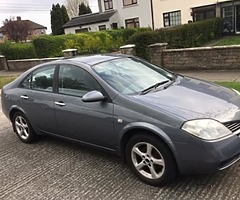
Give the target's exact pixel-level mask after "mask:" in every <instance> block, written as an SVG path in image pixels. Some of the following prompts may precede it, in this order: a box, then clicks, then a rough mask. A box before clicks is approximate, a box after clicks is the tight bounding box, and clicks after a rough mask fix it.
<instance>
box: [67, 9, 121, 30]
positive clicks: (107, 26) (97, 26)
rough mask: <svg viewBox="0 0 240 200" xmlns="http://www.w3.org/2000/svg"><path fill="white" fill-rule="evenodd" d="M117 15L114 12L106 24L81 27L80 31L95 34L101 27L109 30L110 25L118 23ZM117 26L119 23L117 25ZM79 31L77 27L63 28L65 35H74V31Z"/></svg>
mask: <svg viewBox="0 0 240 200" xmlns="http://www.w3.org/2000/svg"><path fill="white" fill-rule="evenodd" d="M118 19H119V18H118V13H117V12H116V13H115V14H114V15H113V16H112V17H111V18H110V19H109V21H108V22H101V23H96V24H89V25H83V26H81V28H82V29H84V28H87V29H88V31H89V32H95V31H99V26H102V25H106V29H107V30H108V29H111V24H112V23H118V22H119V20H118ZM118 25H119V23H118ZM78 29H80V27H79V26H75V27H69V28H65V29H64V32H65V34H76V30H78Z"/></svg>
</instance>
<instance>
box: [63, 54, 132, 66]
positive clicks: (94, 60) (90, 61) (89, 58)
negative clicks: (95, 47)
mask: <svg viewBox="0 0 240 200" xmlns="http://www.w3.org/2000/svg"><path fill="white" fill-rule="evenodd" d="M126 57H130V56H128V55H122V54H104V55H86V56H77V57H73V58H68V59H66V60H69V61H73V62H77V63H83V64H87V65H90V66H93V65H96V64H98V63H101V62H106V61H109V60H114V59H118V58H126Z"/></svg>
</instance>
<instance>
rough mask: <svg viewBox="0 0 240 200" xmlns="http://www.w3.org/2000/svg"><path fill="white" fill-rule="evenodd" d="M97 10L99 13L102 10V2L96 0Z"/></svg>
mask: <svg viewBox="0 0 240 200" xmlns="http://www.w3.org/2000/svg"><path fill="white" fill-rule="evenodd" d="M98 9H99V12H100V13H101V12H102V11H103V10H102V0H98Z"/></svg>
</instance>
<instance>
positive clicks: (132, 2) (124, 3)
mask: <svg viewBox="0 0 240 200" xmlns="http://www.w3.org/2000/svg"><path fill="white" fill-rule="evenodd" d="M130 1H131V2H130V3H128V4H127V3H126V2H125V0H123V1H122V2H123V6H131V5H136V4H138V0H130Z"/></svg>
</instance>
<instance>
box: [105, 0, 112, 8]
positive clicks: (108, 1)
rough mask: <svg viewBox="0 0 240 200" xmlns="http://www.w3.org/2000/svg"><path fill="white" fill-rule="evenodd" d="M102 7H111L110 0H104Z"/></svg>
mask: <svg viewBox="0 0 240 200" xmlns="http://www.w3.org/2000/svg"><path fill="white" fill-rule="evenodd" d="M104 8H105V10H110V9H113V2H112V0H104Z"/></svg>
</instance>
